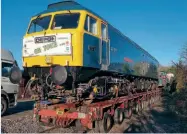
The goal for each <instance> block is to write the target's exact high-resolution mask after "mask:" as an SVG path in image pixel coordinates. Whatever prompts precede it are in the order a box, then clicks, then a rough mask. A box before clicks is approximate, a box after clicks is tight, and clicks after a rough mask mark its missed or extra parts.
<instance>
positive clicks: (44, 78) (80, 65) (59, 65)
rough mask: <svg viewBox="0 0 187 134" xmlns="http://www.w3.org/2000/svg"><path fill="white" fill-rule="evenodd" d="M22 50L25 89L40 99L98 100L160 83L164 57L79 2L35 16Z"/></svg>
mask: <svg viewBox="0 0 187 134" xmlns="http://www.w3.org/2000/svg"><path fill="white" fill-rule="evenodd" d="M22 55H23V56H22V58H23V68H24V74H23V76H24V77H26V76H27V79H29V81H28V83H27V85H26V88H28V89H29V91H31V92H32V93H33V94H37V95H38V96H40V97H39V98H40V99H41V98H42V99H46V98H49V97H51V96H53V97H56V98H58V97H59V98H61V97H62V96H63V95H67V94H68V96H73V97H75V98H76V99H83V98H84V99H85V98H89V99H93V98H96V99H97V100H98V99H103V98H107V97H109V98H110V97H113V96H120V95H130V94H133V93H136V92H141V91H145V90H154V89H156V87H157V86H158V72H157V69H158V66H159V62H158V61H157V60H156V59H155V58H154V57H153V56H151V55H150V54H149V53H148V52H147V51H145V50H144V49H143V48H141V47H140V46H139V45H137V44H136V43H135V42H134V41H132V40H131V39H130V38H128V37H126V36H125V35H124V34H122V33H121V32H120V31H119V30H117V29H116V28H114V27H113V26H112V25H111V24H110V23H109V22H107V21H106V20H105V19H103V18H102V17H101V16H99V15H98V14H96V13H94V12H93V11H91V10H89V9H87V8H85V7H84V6H82V5H80V4H79V3H77V2H75V1H62V2H58V3H53V4H50V5H48V7H47V9H46V10H44V11H42V12H41V13H38V14H36V15H34V16H33V17H32V18H31V21H30V23H29V26H28V29H27V31H26V34H25V36H24V38H23V49H22ZM66 93H67V94H66Z"/></svg>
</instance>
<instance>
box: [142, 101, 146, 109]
mask: <svg viewBox="0 0 187 134" xmlns="http://www.w3.org/2000/svg"><path fill="white" fill-rule="evenodd" d="M144 103H145V102H144V101H142V102H141V109H142V110H144Z"/></svg>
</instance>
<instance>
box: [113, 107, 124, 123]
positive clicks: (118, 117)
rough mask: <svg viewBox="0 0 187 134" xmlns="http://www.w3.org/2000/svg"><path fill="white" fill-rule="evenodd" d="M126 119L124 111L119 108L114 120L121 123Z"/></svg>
mask: <svg viewBox="0 0 187 134" xmlns="http://www.w3.org/2000/svg"><path fill="white" fill-rule="evenodd" d="M123 120H124V113H123V111H122V110H121V109H119V108H117V109H116V110H115V113H114V121H115V123H117V124H121V123H122V122H123Z"/></svg>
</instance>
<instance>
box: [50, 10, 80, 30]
mask: <svg viewBox="0 0 187 134" xmlns="http://www.w3.org/2000/svg"><path fill="white" fill-rule="evenodd" d="M79 18H80V13H67V14H58V15H55V17H54V21H53V24H52V29H72V28H77V26H78V24H79Z"/></svg>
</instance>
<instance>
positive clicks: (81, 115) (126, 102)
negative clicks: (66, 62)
mask: <svg viewBox="0 0 187 134" xmlns="http://www.w3.org/2000/svg"><path fill="white" fill-rule="evenodd" d="M160 94H161V90H160V89H157V90H154V91H149V92H143V93H137V94H134V95H133V96H123V97H117V98H113V99H111V100H105V101H100V102H95V103H92V104H89V105H81V104H80V103H66V104H54V105H51V106H48V105H47V104H40V102H37V103H36V104H35V106H34V119H36V120H37V121H39V122H41V123H44V124H45V125H55V126H60V127H68V126H69V125H70V124H71V123H72V122H73V121H75V124H76V127H79V128H80V127H83V128H85V129H95V130H96V131H97V132H109V131H110V129H111V128H112V126H113V121H114V123H117V124H121V123H122V122H123V120H124V118H130V117H131V115H132V111H134V112H136V113H138V112H139V111H141V110H142V109H144V108H145V107H147V106H148V105H151V104H153V103H154V102H155V101H157V100H158V99H159V98H160Z"/></svg>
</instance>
